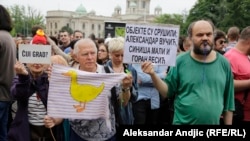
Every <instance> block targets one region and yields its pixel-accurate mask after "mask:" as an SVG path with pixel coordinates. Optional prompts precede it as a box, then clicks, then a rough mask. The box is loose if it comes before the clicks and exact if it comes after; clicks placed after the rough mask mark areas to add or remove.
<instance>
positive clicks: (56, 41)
mask: <svg viewBox="0 0 250 141" xmlns="http://www.w3.org/2000/svg"><path fill="white" fill-rule="evenodd" d="M49 37H50V39H51V40H53V41H54V42H55V43H56V45H58V40H57V38H56V37H55V36H49Z"/></svg>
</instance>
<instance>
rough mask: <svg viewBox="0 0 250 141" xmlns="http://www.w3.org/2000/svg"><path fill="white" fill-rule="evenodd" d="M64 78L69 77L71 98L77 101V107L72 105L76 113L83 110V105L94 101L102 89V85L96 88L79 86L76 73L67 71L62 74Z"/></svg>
mask: <svg viewBox="0 0 250 141" xmlns="http://www.w3.org/2000/svg"><path fill="white" fill-rule="evenodd" d="M62 74H63V75H64V76H70V77H71V84H70V94H71V97H72V98H73V99H74V100H76V101H78V102H79V103H80V104H79V105H73V107H74V108H75V109H76V112H82V111H83V110H84V109H85V104H86V103H87V102H89V101H92V100H94V99H95V98H96V97H97V96H98V95H100V94H101V92H102V91H103V89H104V86H105V85H104V83H102V84H101V85H100V86H98V87H96V86H93V85H90V84H79V83H78V82H77V72H76V71H74V70H69V71H68V72H66V73H62Z"/></svg>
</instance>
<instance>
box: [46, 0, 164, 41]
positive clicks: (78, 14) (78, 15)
mask: <svg viewBox="0 0 250 141" xmlns="http://www.w3.org/2000/svg"><path fill="white" fill-rule="evenodd" d="M121 11H122V9H121V7H120V6H119V5H117V6H116V7H114V12H113V14H112V16H110V17H108V16H102V15H96V13H95V11H93V10H92V11H89V12H87V10H86V8H85V7H84V6H83V5H82V4H81V5H80V6H79V7H78V8H77V9H76V10H75V11H64V10H52V11H47V15H46V33H47V34H49V35H52V36H55V35H58V33H59V31H60V29H61V28H62V27H64V26H67V27H70V28H71V29H72V30H73V31H74V30H81V31H82V32H83V33H84V35H85V36H88V35H90V34H92V33H93V34H95V36H96V37H102V38H103V37H104V28H105V27H104V23H105V21H114V22H123V23H126V22H131V23H147V22H148V23H150V22H153V20H154V19H155V17H156V16H159V15H161V14H162V9H161V7H160V6H157V7H155V9H154V13H153V14H150V0H126V13H125V14H122V12H121Z"/></svg>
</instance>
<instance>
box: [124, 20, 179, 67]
mask: <svg viewBox="0 0 250 141" xmlns="http://www.w3.org/2000/svg"><path fill="white" fill-rule="evenodd" d="M178 39H179V26H178V25H136V24H126V34H125V47H124V57H123V62H124V63H141V62H144V61H151V62H152V63H154V64H156V65H168V66H174V65H175V60H176V54H177V48H178Z"/></svg>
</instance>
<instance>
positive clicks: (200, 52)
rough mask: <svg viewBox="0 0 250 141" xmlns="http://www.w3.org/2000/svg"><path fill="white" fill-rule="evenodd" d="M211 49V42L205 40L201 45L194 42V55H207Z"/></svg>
mask: <svg viewBox="0 0 250 141" xmlns="http://www.w3.org/2000/svg"><path fill="white" fill-rule="evenodd" d="M202 46H203V48H202ZM212 50H213V43H211V44H209V43H208V42H207V41H205V42H203V43H202V44H201V45H198V44H194V48H193V51H194V53H195V54H196V55H205V56H207V55H208V54H209V53H210V52H211V51H212Z"/></svg>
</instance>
